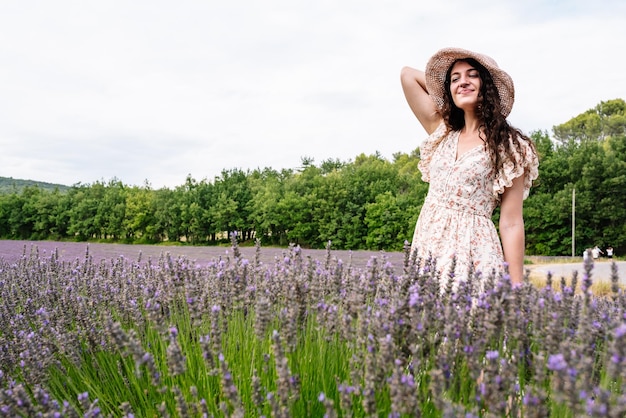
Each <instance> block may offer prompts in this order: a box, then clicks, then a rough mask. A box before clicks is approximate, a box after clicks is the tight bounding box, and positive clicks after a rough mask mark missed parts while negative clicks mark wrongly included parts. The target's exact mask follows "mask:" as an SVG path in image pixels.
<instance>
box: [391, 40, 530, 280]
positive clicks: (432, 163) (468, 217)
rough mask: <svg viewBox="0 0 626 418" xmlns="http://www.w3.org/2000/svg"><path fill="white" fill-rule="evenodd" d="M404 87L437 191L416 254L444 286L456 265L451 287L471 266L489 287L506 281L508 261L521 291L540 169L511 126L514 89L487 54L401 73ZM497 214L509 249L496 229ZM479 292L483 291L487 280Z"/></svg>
mask: <svg viewBox="0 0 626 418" xmlns="http://www.w3.org/2000/svg"><path fill="white" fill-rule="evenodd" d="M401 82H402V88H403V90H404V95H405V97H406V100H407V102H408V104H409V107H410V108H411V110H412V111H413V113H414V114H415V116H416V117H417V119H418V121H419V122H420V123H421V125H422V126H423V127H424V129H425V130H426V132H427V133H428V135H430V136H429V137H428V138H427V139H426V140H425V141H424V143H423V144H422V146H421V147H420V161H419V169H420V171H421V173H422V179H423V180H424V181H426V182H429V183H430V187H429V189H428V195H427V196H426V200H425V201H424V205H423V206H422V209H421V211H420V214H419V218H418V220H417V224H416V225H415V233H414V235H413V241H412V244H411V253H412V254H415V253H416V255H417V256H418V257H419V258H421V259H423V260H426V259H427V258H429V256H430V255H432V256H433V257H434V258H436V260H437V261H436V262H437V269H438V270H439V271H440V272H441V273H442V274H441V277H442V280H447V277H448V274H447V273H448V271H449V269H450V266H451V263H452V260H453V257H456V270H455V275H454V276H455V278H456V279H454V280H455V283H454V284H453V286H454V287H456V284H458V280H465V279H467V278H468V271H469V269H470V267H471V268H472V269H474V271H480V272H481V273H482V277H483V278H486V277H488V276H489V275H490V274H491V273H492V271H493V270H495V271H496V273H499V272H502V271H503V263H504V262H505V261H506V262H507V263H508V266H509V273H510V277H511V281H512V282H513V283H521V282H522V279H523V262H524V219H523V217H522V208H523V201H524V199H525V198H526V197H527V196H528V193H529V190H530V187H531V185H532V182H533V180H534V179H536V178H537V174H538V173H537V168H538V165H539V161H538V158H537V152H536V150H535V146H534V144H533V143H532V141H531V139H530V138H529V137H528V136H526V135H525V134H523V133H522V132H521V131H520V130H519V129H516V128H514V127H512V126H511V125H509V123H508V121H507V120H506V118H507V116H508V115H509V113H510V112H511V108H512V107H513V101H514V98H515V89H514V86H513V80H512V79H511V77H510V76H509V75H508V74H507V73H506V72H505V71H503V70H502V69H501V68H500V67H498V65H497V64H496V62H495V61H494V60H493V59H491V58H490V57H488V56H486V55H483V54H479V53H476V52H472V51H467V50H464V49H460V48H445V49H442V50H440V51H438V52H437V53H435V55H433V56H432V57H431V58H430V60H429V61H428V63H427V64H426V68H425V70H424V71H421V70H418V69H415V68H411V67H404V68H403V69H402V72H401ZM497 206H500V224H499V226H500V228H499V229H500V237H501V238H502V241H500V237H498V232H497V231H496V228H495V225H494V224H493V222H492V220H491V216H492V214H493V211H494V209H495V208H496V207H497ZM444 284H445V283H444ZM476 287H478V288H479V289H482V288H483V281H481V282H480V283H477V284H476ZM442 288H443V286H442Z"/></svg>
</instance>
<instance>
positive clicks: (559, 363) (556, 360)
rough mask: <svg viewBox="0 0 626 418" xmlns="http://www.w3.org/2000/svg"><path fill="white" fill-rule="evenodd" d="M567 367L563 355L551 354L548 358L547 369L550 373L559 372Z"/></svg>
mask: <svg viewBox="0 0 626 418" xmlns="http://www.w3.org/2000/svg"><path fill="white" fill-rule="evenodd" d="M566 367H567V362H566V361H565V357H564V356H563V354H560V353H559V354H552V355H550V357H548V369H550V370H552V371H560V370H563V369H565V368H566Z"/></svg>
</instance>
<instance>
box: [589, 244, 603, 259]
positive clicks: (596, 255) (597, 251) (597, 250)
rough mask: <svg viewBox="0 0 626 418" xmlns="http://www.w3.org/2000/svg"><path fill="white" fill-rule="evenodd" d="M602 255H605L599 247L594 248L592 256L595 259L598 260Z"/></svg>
mask: <svg viewBox="0 0 626 418" xmlns="http://www.w3.org/2000/svg"><path fill="white" fill-rule="evenodd" d="M600 254H604V253H603V252H602V250H601V249H600V247H598V246H597V245H596V246H595V247H593V249H592V250H591V255H592V256H593V259H594V260H597V259H598V258H599V257H600Z"/></svg>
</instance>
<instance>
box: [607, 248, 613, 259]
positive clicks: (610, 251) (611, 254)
mask: <svg viewBox="0 0 626 418" xmlns="http://www.w3.org/2000/svg"><path fill="white" fill-rule="evenodd" d="M606 257H607V258H613V247H606Z"/></svg>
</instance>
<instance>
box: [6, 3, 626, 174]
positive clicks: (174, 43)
mask: <svg viewBox="0 0 626 418" xmlns="http://www.w3.org/2000/svg"><path fill="white" fill-rule="evenodd" d="M420 3H424V4H420ZM621 3H622V2H617V1H599V2H598V1H596V2H593V3H592V4H588V2H582V1H578V0H577V1H566V2H565V1H563V2H556V3H555V2H548V1H542V0H531V1H529V2H517V1H512V0H508V1H502V2H498V3H495V4H492V2H487V1H477V2H472V3H466V2H462V1H460V0H444V1H440V2H416V1H409V0H394V1H391V2H387V3H384V4H383V3H380V2H374V1H369V0H368V1H354V0H350V1H328V0H324V1H319V2H302V1H293V0H290V1H287V0H282V1H281V0H273V1H269V2H255V1H252V0H235V1H231V2H204V1H200V0H198V1H193V0H187V1H183V2H177V3H176V4H174V3H172V2H166V1H151V2H148V1H134V2H123V1H113V0H112V1H107V2H82V1H80V2H79V1H70V0H59V1H56V2H43V1H31V0H25V1H22V2H19V3H18V2H13V3H11V4H9V5H3V6H2V10H0V79H2V80H3V83H1V84H0V147H1V150H2V151H1V153H0V167H1V168H0V175H1V176H7V177H14V178H27V179H35V180H42V181H49V182H55V183H63V184H74V183H77V182H83V183H85V182H87V183H88V182H93V181H96V180H101V179H105V180H106V179H110V178H113V177H116V178H118V179H120V180H122V181H123V182H124V183H126V184H142V183H143V181H144V180H146V179H147V180H149V181H150V182H151V183H152V185H153V186H154V187H161V186H168V187H174V186H177V185H180V184H182V183H183V182H184V179H185V177H186V176H187V175H188V174H191V175H192V176H193V177H194V178H196V179H202V178H208V179H212V178H213V177H214V176H216V175H219V173H220V172H221V171H222V170H223V169H231V168H243V169H254V168H256V167H272V168H276V169H281V168H288V167H296V166H298V165H299V163H300V158H301V157H303V156H308V157H313V158H315V160H316V161H317V162H321V161H322V160H324V159H327V158H333V159H334V158H339V159H342V160H348V159H351V158H354V157H355V156H356V155H358V154H360V153H362V152H363V153H366V154H371V153H374V152H376V151H380V152H381V153H382V155H383V156H385V157H387V158H391V155H392V154H393V153H395V152H410V151H412V150H413V149H414V148H415V147H417V146H418V145H419V142H420V140H421V138H423V137H424V132H423V130H422V129H421V127H420V126H419V124H418V123H417V122H416V120H415V118H414V117H413V116H412V115H411V113H410V111H409V110H408V107H407V106H406V104H405V102H404V98H403V96H402V92H401V89H400V85H399V71H400V68H401V67H402V66H403V65H412V66H417V67H422V68H423V66H424V65H425V64H426V61H427V60H428V58H429V56H430V55H432V53H434V52H435V51H436V50H437V49H439V48H441V47H445V46H460V47H465V48H468V49H474V50H479V51H481V52H484V53H487V54H490V55H492V56H493V57H494V58H495V59H496V60H497V61H498V63H499V64H500V65H501V66H502V67H503V68H504V69H506V70H507V71H508V72H509V73H510V74H511V75H512V77H513V79H514V80H515V84H516V104H515V107H514V109H513V113H512V114H511V121H512V123H513V124H515V125H516V126H518V127H520V128H522V129H523V130H525V131H531V130H535V129H542V130H550V129H551V127H552V126H553V125H557V124H560V123H563V122H565V121H567V120H569V119H570V118H571V117H573V116H575V115H577V114H578V113H581V112H583V111H585V110H587V109H589V108H591V107H594V106H595V105H596V104H598V103H599V101H601V100H609V99H613V98H618V97H619V98H626V91H625V90H626V84H625V83H622V82H621V77H622V74H621V73H622V69H623V67H624V61H625V59H624V57H623V54H621V53H620V52H621V50H622V45H621V42H622V41H623V39H624V38H625V36H624V35H626V22H625V21H626V13H624V12H625V11H626V9H625V6H624V5H622V4H621ZM618 77H619V78H618Z"/></svg>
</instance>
